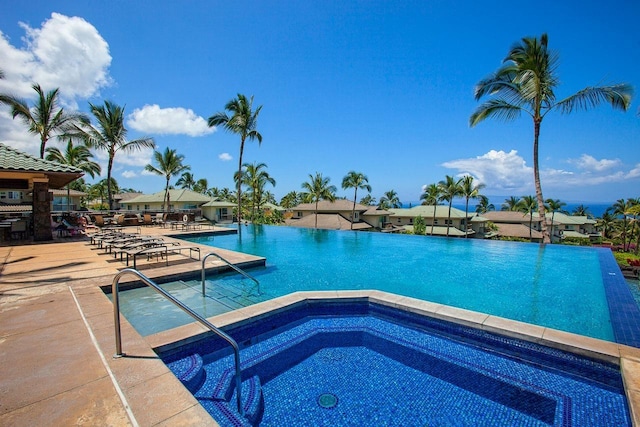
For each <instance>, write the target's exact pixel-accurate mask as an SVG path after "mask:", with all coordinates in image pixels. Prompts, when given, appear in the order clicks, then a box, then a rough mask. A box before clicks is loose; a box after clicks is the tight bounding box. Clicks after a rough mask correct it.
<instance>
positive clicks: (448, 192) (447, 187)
mask: <svg viewBox="0 0 640 427" xmlns="http://www.w3.org/2000/svg"><path fill="white" fill-rule="evenodd" d="M460 181H462V180H461V179H458V180H456V179H454V178H453V177H452V176H450V175H447V176H446V177H445V179H444V180H443V181H440V182H439V183H438V186H439V187H440V198H441V200H444V201H447V202H449V214H448V216H447V237H449V226H450V225H451V205H452V204H453V199H454V198H456V197H460V196H462V187H461V185H460Z"/></svg>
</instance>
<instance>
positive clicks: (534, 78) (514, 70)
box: [470, 34, 633, 243]
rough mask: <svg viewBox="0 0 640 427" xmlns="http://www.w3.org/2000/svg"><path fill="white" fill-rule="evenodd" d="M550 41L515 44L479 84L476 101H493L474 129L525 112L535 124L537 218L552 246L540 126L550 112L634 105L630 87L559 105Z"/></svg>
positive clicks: (583, 94) (474, 119)
mask: <svg viewBox="0 0 640 427" xmlns="http://www.w3.org/2000/svg"><path fill="white" fill-rule="evenodd" d="M548 41H549V38H548V36H547V34H542V36H541V37H540V39H537V38H535V37H527V38H523V39H522V40H521V41H520V43H517V44H515V45H514V46H513V47H512V48H511V50H510V51H509V54H508V55H507V57H506V58H505V59H504V61H503V66H502V67H500V68H499V69H498V70H497V71H496V72H495V73H494V74H493V75H491V76H490V77H488V78H486V79H484V80H481V81H480V82H479V83H478V84H477V85H476V87H475V99H476V100H479V99H480V98H482V97H484V96H491V97H493V98H492V99H489V100H488V101H486V102H485V103H483V104H482V105H480V107H479V108H478V109H477V110H476V111H475V112H474V113H473V114H472V115H471V117H470V124H471V126H475V125H477V124H478V123H480V122H481V121H483V120H485V119H486V118H489V117H495V118H498V119H504V120H513V119H515V118H518V117H519V116H520V114H521V113H522V112H525V113H527V114H529V115H530V116H531V118H532V119H533V179H534V184H535V189H536V199H537V203H538V213H539V214H540V218H542V219H543V221H544V222H543V225H544V226H543V228H542V235H543V239H542V241H543V242H544V243H549V241H550V239H549V231H548V230H547V227H546V220H545V219H544V198H543V197H542V187H541V185H540V168H539V164H538V142H539V137H540V125H541V124H542V120H543V119H544V117H545V116H546V115H547V113H549V112H550V111H552V110H554V109H560V111H561V112H562V113H570V112H571V111H573V110H574V109H588V108H590V107H595V106H597V105H599V104H600V103H602V102H608V103H610V104H611V106H612V107H613V108H614V109H620V110H623V111H626V110H627V109H628V108H629V105H630V104H631V95H632V92H633V89H632V87H631V86H630V85H628V84H617V85H611V86H599V87H587V88H585V89H582V90H581V91H579V92H577V93H575V94H573V95H571V96H569V97H566V98H564V99H562V100H560V101H556V96H555V93H554V89H555V88H556V86H557V85H558V83H559V78H558V75H557V73H556V66H557V61H558V55H557V54H556V53H555V52H553V51H551V50H549V49H548Z"/></svg>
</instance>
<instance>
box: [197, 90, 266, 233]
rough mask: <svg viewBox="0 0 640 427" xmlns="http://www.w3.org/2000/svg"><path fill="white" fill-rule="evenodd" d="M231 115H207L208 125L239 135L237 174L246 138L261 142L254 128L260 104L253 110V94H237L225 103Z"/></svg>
mask: <svg viewBox="0 0 640 427" xmlns="http://www.w3.org/2000/svg"><path fill="white" fill-rule="evenodd" d="M224 108H225V110H227V111H228V112H229V113H230V114H231V115H229V114H227V113H226V112H219V113H216V114H214V115H213V116H211V117H209V120H208V124H209V126H210V127H213V126H223V127H224V128H225V130H227V131H229V132H231V133H235V134H237V135H239V136H240V156H239V158H238V175H242V154H243V152H244V143H245V141H246V140H247V139H249V140H250V141H252V140H254V139H256V140H258V145H260V144H262V135H261V134H260V133H259V132H258V131H257V130H256V127H257V126H258V115H259V114H260V110H262V105H261V106H259V107H258V108H256V109H255V110H253V109H252V108H253V96H252V97H251V98H250V99H247V97H246V96H244V95H242V94H238V97H237V98H235V99H232V100H231V101H229V102H227V105H225V107H224ZM240 187H241V182H240V180H238V181H237V183H236V192H237V196H238V223H240V222H241V220H242V218H241V215H242V213H241V209H242V196H241V192H242V189H241V188H240Z"/></svg>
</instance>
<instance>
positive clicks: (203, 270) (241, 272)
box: [201, 252, 260, 296]
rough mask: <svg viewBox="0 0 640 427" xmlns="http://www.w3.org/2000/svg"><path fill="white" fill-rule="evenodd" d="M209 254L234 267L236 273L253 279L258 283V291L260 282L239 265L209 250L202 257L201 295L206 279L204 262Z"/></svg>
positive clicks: (203, 293)
mask: <svg viewBox="0 0 640 427" xmlns="http://www.w3.org/2000/svg"><path fill="white" fill-rule="evenodd" d="M210 256H214V257H216V258H218V259H219V260H220V261H222V262H224V263H225V264H227V265H228V266H229V267H231V268H232V269H234V270H235V271H237V272H238V273H240V274H242V275H243V276H244V277H246V278H247V279H250V280H253V281H254V282H255V283H256V285H258V294H259V293H260V282H258V280H257V279H255V278H254V277H252V276H250V275H249V274H248V273H247V272H245V271H244V270H242V269H241V268H240V267H238V266H236V265H233V264H231V263H230V262H229V261H227V260H226V259H224V258H223V257H221V256H220V255H218V254H216V253H213V252H209V253H208V254H206V255H205V256H204V257H203V258H202V273H201V278H202V296H205V290H204V287H205V279H206V277H205V276H206V274H205V268H204V266H205V263H206V261H207V258H209V257H210Z"/></svg>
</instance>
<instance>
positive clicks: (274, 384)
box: [160, 301, 631, 426]
mask: <svg viewBox="0 0 640 427" xmlns="http://www.w3.org/2000/svg"><path fill="white" fill-rule="evenodd" d="M227 332H228V333H229V334H230V335H232V336H234V337H235V338H236V340H238V341H239V342H244V347H243V348H242V350H241V360H242V365H241V366H242V377H243V384H242V393H243V396H245V401H246V402H247V404H246V405H245V409H246V412H247V416H248V418H249V419H250V420H251V422H252V423H253V424H254V425H255V424H258V423H259V424H260V425H261V426H281V425H354V426H359V425H390V426H396V425H397V426H406V425H421V426H422V425H429V426H431V425H438V426H483V425H491V426H493V425H520V426H548V425H558V426H612V425H616V426H625V425H631V424H630V419H629V412H628V409H627V404H626V399H625V395H624V388H623V382H622V378H621V375H620V370H619V367H618V366H616V365H615V364H613V363H609V362H606V361H602V360H600V361H599V360H594V359H590V358H586V357H582V356H576V355H575V354H572V353H568V352H565V351H560V350H557V349H553V348H549V347H545V346H541V345H539V344H536V343H533V342H528V341H522V340H518V339H515V338H507V337H505V336H501V335H496V334H493V333H489V332H486V331H482V330H479V329H475V328H470V327H466V326H462V325H459V324H453V323H450V322H447V321H444V320H441V319H435V318H430V317H425V316H420V315H417V314H415V313H410V312H407V311H404V310H399V309H397V308H392V307H388V306H383V305H379V304H375V303H366V302H356V301H350V302H322V303H318V302H315V303H312V304H305V305H298V306H294V307H291V308H288V309H285V310H279V311H278V312H277V313H274V314H270V315H269V316H267V317H264V316H262V317H260V318H259V320H257V321H252V322H250V323H244V324H242V325H241V326H237V327H234V328H232V329H230V330H227ZM191 341H192V340H191ZM228 353H229V352H228V351H227V350H225V348H224V344H223V343H222V342H221V340H219V339H215V338H214V339H204V340H200V341H197V342H190V343H189V344H185V345H183V346H181V347H179V348H173V349H171V350H170V351H168V352H166V353H164V354H163V353H160V356H161V357H162V358H163V360H164V361H165V363H167V365H168V366H169V368H170V369H171V370H172V371H173V372H174V374H175V375H176V376H177V377H178V378H180V379H181V380H182V381H183V383H184V384H185V385H186V386H187V387H188V388H189V390H190V391H191V392H192V393H193V394H194V396H196V398H197V399H198V401H199V402H200V403H201V405H202V406H203V407H204V408H205V409H206V410H207V411H208V412H209V413H210V414H211V415H212V416H213V417H214V418H215V419H216V421H218V422H219V423H220V424H221V425H222V426H232V425H233V426H239V425H249V424H250V423H248V421H247V419H244V418H243V417H241V416H240V415H239V414H238V413H237V411H236V409H235V405H234V402H235V400H234V390H233V389H234V387H233V384H234V382H233V381H232V380H231V377H232V376H233V370H234V369H233V362H232V356H230V355H228Z"/></svg>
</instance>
